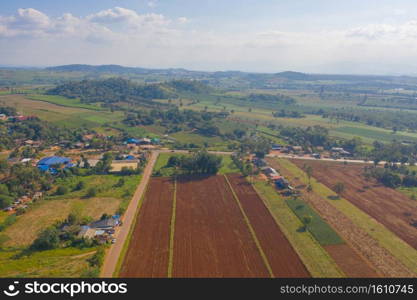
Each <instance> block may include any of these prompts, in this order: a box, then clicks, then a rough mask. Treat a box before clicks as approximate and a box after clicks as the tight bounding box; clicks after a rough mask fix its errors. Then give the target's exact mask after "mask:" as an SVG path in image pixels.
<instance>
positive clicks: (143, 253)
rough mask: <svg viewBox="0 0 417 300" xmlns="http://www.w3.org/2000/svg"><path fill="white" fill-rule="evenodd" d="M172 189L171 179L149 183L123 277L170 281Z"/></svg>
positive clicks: (125, 261) (123, 268) (124, 263)
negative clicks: (159, 278) (168, 275)
mask: <svg viewBox="0 0 417 300" xmlns="http://www.w3.org/2000/svg"><path fill="white" fill-rule="evenodd" d="M173 187H174V185H173V182H172V180H171V179H168V178H152V179H151V180H150V182H149V186H148V190H147V191H146V195H145V198H144V200H143V204H142V207H141V209H140V211H139V215H138V220H137V222H136V225H135V228H134V231H133V235H132V237H131V241H130V244H129V248H128V251H127V253H126V256H125V259H124V262H123V265H122V267H121V270H120V277H167V272H168V257H169V236H170V222H171V214H172V202H173V195H174V194H173V190H174V188H173Z"/></svg>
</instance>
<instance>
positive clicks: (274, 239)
mask: <svg viewBox="0 0 417 300" xmlns="http://www.w3.org/2000/svg"><path fill="white" fill-rule="evenodd" d="M227 177H228V178H229V181H230V183H231V184H232V187H233V190H234V191H235V193H236V195H237V197H238V198H239V201H240V203H241V205H242V208H243V210H244V211H245V214H246V215H247V217H248V219H249V221H250V224H251V225H252V227H253V229H254V230H255V232H256V236H257V238H258V240H259V243H260V245H261V247H262V249H263V251H264V253H265V255H266V257H267V259H268V262H269V264H270V266H271V269H272V272H273V274H274V277H310V275H309V273H308V271H307V269H306V268H305V266H304V264H303V263H302V261H301V260H300V258H299V257H298V255H297V253H296V252H295V251H294V249H293V248H292V246H291V244H290V243H289V242H288V240H287V238H286V237H285V235H284V234H283V233H282V231H281V230H280V228H279V227H278V225H277V223H276V222H275V220H274V218H273V217H272V215H271V213H270V212H269V210H268V209H267V207H266V206H265V204H264V203H263V202H262V199H261V198H260V197H259V195H258V194H257V193H256V191H255V190H254V189H253V187H252V185H250V184H249V183H248V182H247V181H246V180H245V178H243V177H242V176H240V175H239V174H232V175H228V176H227Z"/></svg>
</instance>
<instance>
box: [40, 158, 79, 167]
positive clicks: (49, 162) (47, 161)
mask: <svg viewBox="0 0 417 300" xmlns="http://www.w3.org/2000/svg"><path fill="white" fill-rule="evenodd" d="M70 162H71V159H70V158H68V157H60V156H49V157H45V158H42V159H41V160H40V161H39V162H38V166H41V165H46V166H53V165H66V164H68V163H70Z"/></svg>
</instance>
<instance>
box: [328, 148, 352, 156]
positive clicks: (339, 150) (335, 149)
mask: <svg viewBox="0 0 417 300" xmlns="http://www.w3.org/2000/svg"><path fill="white" fill-rule="evenodd" d="M330 151H331V152H333V153H339V154H341V155H350V152H348V151H346V150H345V149H343V148H339V147H333V148H332V149H330Z"/></svg>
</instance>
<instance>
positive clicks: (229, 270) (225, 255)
mask: <svg viewBox="0 0 417 300" xmlns="http://www.w3.org/2000/svg"><path fill="white" fill-rule="evenodd" d="M173 277H269V273H268V270H267V268H266V266H265V264H264V262H263V260H262V257H261V255H260V253H259V251H258V249H257V247H256V244H255V242H254V240H253V238H252V236H251V234H250V231H249V229H248V227H247V225H246V224H245V221H244V219H243V216H242V214H241V212H240V210H239V207H238V205H237V203H236V201H235V200H234V198H233V194H232V193H231V191H230V189H229V188H228V186H227V182H226V181H225V178H224V177H223V176H210V177H199V178H198V177H193V178H184V179H182V180H178V182H177V211H176V221H175V238H174V265H173Z"/></svg>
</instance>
